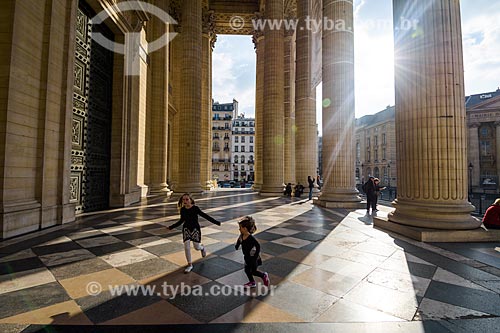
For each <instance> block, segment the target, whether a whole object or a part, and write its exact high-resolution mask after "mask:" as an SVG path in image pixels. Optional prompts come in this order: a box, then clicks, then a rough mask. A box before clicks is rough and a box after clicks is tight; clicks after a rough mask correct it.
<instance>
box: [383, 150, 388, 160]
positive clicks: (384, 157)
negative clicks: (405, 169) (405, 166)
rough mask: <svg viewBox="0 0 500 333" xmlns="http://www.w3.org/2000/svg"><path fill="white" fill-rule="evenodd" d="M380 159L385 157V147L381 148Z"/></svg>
mask: <svg viewBox="0 0 500 333" xmlns="http://www.w3.org/2000/svg"><path fill="white" fill-rule="evenodd" d="M382 159H383V160H385V159H387V157H386V156H385V148H382Z"/></svg>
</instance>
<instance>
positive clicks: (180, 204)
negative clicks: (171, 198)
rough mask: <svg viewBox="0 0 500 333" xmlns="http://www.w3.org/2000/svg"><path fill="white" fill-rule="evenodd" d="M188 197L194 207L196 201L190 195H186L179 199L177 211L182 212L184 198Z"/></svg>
mask: <svg viewBox="0 0 500 333" xmlns="http://www.w3.org/2000/svg"><path fill="white" fill-rule="evenodd" d="M186 195H187V196H188V198H189V199H190V200H191V205H194V199H193V198H192V197H191V195H189V193H184V194H183V195H181V197H180V198H179V201H177V209H178V210H181V208H182V198H184V197H185V196H186Z"/></svg>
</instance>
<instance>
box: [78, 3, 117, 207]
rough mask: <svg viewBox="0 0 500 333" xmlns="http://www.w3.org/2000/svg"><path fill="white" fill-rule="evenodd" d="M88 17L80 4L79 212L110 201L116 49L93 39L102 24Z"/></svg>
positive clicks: (101, 205)
mask: <svg viewBox="0 0 500 333" xmlns="http://www.w3.org/2000/svg"><path fill="white" fill-rule="evenodd" d="M89 18H90V11H88V10H86V9H85V7H84V6H82V5H81V6H80V8H79V9H78V14H77V20H76V48H75V69H74V87H73V122H72V123H73V124H72V126H73V130H72V150H71V202H74V203H76V204H77V205H76V212H77V213H82V212H89V211H95V210H99V209H104V208H107V207H108V205H109V169H110V167H109V165H110V142H111V101H112V77H113V53H112V52H111V51H109V50H107V49H105V48H103V47H102V46H100V45H99V44H97V43H96V42H94V41H93V40H92V38H91V36H92V31H93V30H94V31H97V29H100V27H98V26H92V25H91V24H90V19H89ZM99 32H102V33H104V32H103V31H99ZM107 35H108V34H107Z"/></svg>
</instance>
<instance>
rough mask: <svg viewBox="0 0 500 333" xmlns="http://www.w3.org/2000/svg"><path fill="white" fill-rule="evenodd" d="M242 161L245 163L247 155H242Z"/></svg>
mask: <svg viewBox="0 0 500 333" xmlns="http://www.w3.org/2000/svg"><path fill="white" fill-rule="evenodd" d="M241 163H245V155H242V156H241Z"/></svg>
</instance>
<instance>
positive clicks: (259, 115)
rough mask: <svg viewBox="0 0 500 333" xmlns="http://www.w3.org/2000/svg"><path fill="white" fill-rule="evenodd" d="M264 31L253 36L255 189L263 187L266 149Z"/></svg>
mask: <svg viewBox="0 0 500 333" xmlns="http://www.w3.org/2000/svg"><path fill="white" fill-rule="evenodd" d="M264 41H265V39H264V33H263V32H261V31H256V32H255V33H254V36H253V42H254V44H255V52H256V58H257V59H256V67H257V71H256V77H255V170H254V177H255V180H254V190H256V191H259V190H260V189H261V187H262V178H263V172H262V159H263V149H264V142H263V140H264V134H263V131H264V56H265V55H264V48H265V42H264Z"/></svg>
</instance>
